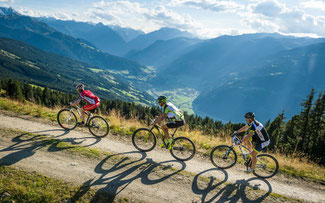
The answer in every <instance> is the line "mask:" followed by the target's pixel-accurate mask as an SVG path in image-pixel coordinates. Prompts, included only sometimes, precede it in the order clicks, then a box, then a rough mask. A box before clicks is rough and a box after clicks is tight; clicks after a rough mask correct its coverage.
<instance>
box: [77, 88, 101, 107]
mask: <svg viewBox="0 0 325 203" xmlns="http://www.w3.org/2000/svg"><path fill="white" fill-rule="evenodd" d="M82 99H83V100H85V101H86V102H87V103H88V104H96V103H98V102H100V99H99V98H98V97H97V96H95V95H94V94H93V93H92V92H91V91H90V90H84V91H83V92H81V93H80V95H79V97H78V99H77V101H81V100H82Z"/></svg>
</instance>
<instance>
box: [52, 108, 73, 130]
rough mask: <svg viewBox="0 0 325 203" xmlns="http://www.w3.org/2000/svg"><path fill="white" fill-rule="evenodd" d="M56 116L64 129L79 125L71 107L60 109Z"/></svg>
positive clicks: (71, 128)
mask: <svg viewBox="0 0 325 203" xmlns="http://www.w3.org/2000/svg"><path fill="white" fill-rule="evenodd" d="M56 118H57V121H58V123H59V125H60V126H61V127H62V128H63V129H66V130H73V129H75V128H76V126H77V116H76V114H75V113H73V111H72V110H71V109H62V110H60V111H59V112H58V115H57V117H56Z"/></svg>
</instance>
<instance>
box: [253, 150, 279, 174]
mask: <svg viewBox="0 0 325 203" xmlns="http://www.w3.org/2000/svg"><path fill="white" fill-rule="evenodd" d="M278 170H279V163H278V161H277V160H276V158H274V157H273V156H272V155H269V154H259V155H257V160H256V164H255V170H254V175H256V176H257V177H259V178H271V177H273V176H274V175H275V174H276V173H277V172H278Z"/></svg>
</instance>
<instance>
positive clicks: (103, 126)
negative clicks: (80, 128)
mask: <svg viewBox="0 0 325 203" xmlns="http://www.w3.org/2000/svg"><path fill="white" fill-rule="evenodd" d="M88 129H89V131H90V133H91V134H92V135H94V136H95V137H105V136H106V135H108V132H109V125H108V122H107V121H106V119H105V118H103V117H101V116H94V117H92V118H91V119H90V120H89V122H88Z"/></svg>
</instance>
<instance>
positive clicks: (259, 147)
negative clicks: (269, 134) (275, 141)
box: [254, 139, 270, 152]
mask: <svg viewBox="0 0 325 203" xmlns="http://www.w3.org/2000/svg"><path fill="white" fill-rule="evenodd" d="M269 144H270V139H268V140H266V141H264V142H259V143H255V147H254V150H255V151H257V152H260V151H262V149H264V148H265V147H267V146H268V145H269Z"/></svg>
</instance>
